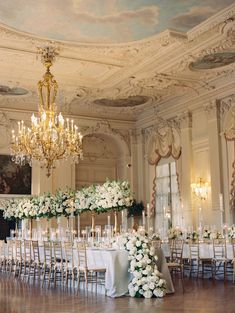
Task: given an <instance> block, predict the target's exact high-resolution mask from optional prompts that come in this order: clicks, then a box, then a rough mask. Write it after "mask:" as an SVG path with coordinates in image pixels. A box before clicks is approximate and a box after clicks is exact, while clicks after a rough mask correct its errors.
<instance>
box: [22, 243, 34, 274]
mask: <svg viewBox="0 0 235 313" xmlns="http://www.w3.org/2000/svg"><path fill="white" fill-rule="evenodd" d="M22 261H23V268H24V276H27V277H28V280H29V278H30V274H31V267H32V263H33V259H32V249H31V240H24V253H23V260H22Z"/></svg>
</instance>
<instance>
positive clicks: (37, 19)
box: [0, 0, 234, 42]
mask: <svg viewBox="0 0 235 313" xmlns="http://www.w3.org/2000/svg"><path fill="white" fill-rule="evenodd" d="M232 3H234V0H223V1H221V0H197V1H195V0H187V1H183V0H175V1H172V0H164V1H162V0H138V1H130V0H66V1H64V0H50V1H35V0H21V1H19V0H11V1H1V2H0V21H2V22H3V23H5V24H7V25H9V26H12V27H15V28H16V29H19V30H21V31H25V32H30V33H33V34H35V35H38V36H42V37H45V38H51V39H56V40H70V41H80V42H126V41H133V40H139V39H143V38H146V37H149V36H152V35H155V34H157V33H160V32H162V31H164V30H166V29H169V28H173V29H177V30H180V31H188V30H189V29H191V28H192V27H194V26H196V25H198V24H199V23H200V22H203V21H204V20H206V19H207V18H208V17H210V16H212V15H213V14H215V13H217V12H218V11H220V10H222V9H223V8H225V7H227V6H228V5H230V4H232Z"/></svg>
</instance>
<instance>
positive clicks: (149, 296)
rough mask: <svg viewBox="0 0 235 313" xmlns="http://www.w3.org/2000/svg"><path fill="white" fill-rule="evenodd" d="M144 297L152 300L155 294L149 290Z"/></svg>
mask: <svg viewBox="0 0 235 313" xmlns="http://www.w3.org/2000/svg"><path fill="white" fill-rule="evenodd" d="M143 295H144V297H145V298H146V299H150V298H152V296H153V293H152V291H150V290H147V291H145V292H144V294H143Z"/></svg>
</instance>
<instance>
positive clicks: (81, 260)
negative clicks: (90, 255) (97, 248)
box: [77, 242, 88, 268]
mask: <svg viewBox="0 0 235 313" xmlns="http://www.w3.org/2000/svg"><path fill="white" fill-rule="evenodd" d="M77 254H78V267H80V266H82V267H84V268H88V266H87V251H86V246H85V245H84V244H83V243H79V242H77Z"/></svg>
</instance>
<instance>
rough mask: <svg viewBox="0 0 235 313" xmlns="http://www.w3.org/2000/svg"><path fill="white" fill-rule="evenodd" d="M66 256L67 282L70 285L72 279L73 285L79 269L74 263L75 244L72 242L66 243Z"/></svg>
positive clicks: (64, 245) (64, 246)
mask: <svg viewBox="0 0 235 313" xmlns="http://www.w3.org/2000/svg"><path fill="white" fill-rule="evenodd" d="M63 248H64V255H65V262H64V271H65V282H66V285H68V279H69V278H71V279H72V282H73V285H74V280H75V273H77V267H76V266H75V263H74V257H73V243H72V242H71V241H68V242H64V244H63Z"/></svg>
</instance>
